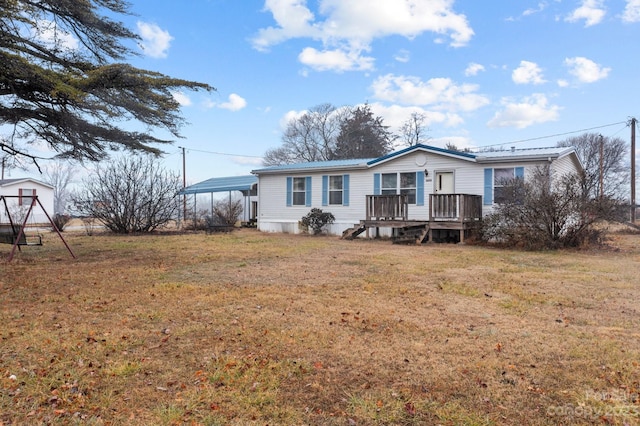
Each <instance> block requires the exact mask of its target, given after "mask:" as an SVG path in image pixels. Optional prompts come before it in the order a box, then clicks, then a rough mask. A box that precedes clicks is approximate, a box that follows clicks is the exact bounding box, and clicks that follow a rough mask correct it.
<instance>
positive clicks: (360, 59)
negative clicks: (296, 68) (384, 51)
mask: <svg viewBox="0 0 640 426" xmlns="http://www.w3.org/2000/svg"><path fill="white" fill-rule="evenodd" d="M298 59H299V60H300V62H301V63H303V64H305V65H307V66H308V67H310V68H313V69H314V70H316V71H327V70H334V71H336V72H343V71H354V70H358V71H362V70H372V69H373V58H371V57H367V56H361V55H360V52H355V51H352V52H345V51H343V50H340V49H337V50H325V51H322V52H319V51H317V50H316V49H314V48H313V47H307V48H305V49H304V50H303V51H302V52H301V53H300V55H299V56H298Z"/></svg>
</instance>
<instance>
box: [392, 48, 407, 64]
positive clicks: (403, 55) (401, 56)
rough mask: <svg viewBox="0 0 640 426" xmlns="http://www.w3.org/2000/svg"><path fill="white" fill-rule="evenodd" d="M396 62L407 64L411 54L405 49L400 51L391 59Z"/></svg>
mask: <svg viewBox="0 0 640 426" xmlns="http://www.w3.org/2000/svg"><path fill="white" fill-rule="evenodd" d="M393 59H395V60H396V61H398V62H402V63H407V62H409V60H410V59H411V52H409V51H408V50H406V49H400V51H398V53H396V54H395V56H394V57H393Z"/></svg>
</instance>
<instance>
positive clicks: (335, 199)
mask: <svg viewBox="0 0 640 426" xmlns="http://www.w3.org/2000/svg"><path fill="white" fill-rule="evenodd" d="M322 205H323V206H329V205H332V206H348V205H349V175H323V176H322Z"/></svg>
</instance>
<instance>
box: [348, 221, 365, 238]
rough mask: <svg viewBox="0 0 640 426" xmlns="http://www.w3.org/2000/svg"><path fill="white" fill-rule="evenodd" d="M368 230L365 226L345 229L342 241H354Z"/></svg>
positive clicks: (360, 225)
mask: <svg viewBox="0 0 640 426" xmlns="http://www.w3.org/2000/svg"><path fill="white" fill-rule="evenodd" d="M366 230H367V227H366V226H365V225H362V224H356V225H353V228H348V229H345V230H344V231H343V232H342V239H343V240H353V239H354V238H356V237H357V236H358V235H360V234H362V233H363V232H364V231H366Z"/></svg>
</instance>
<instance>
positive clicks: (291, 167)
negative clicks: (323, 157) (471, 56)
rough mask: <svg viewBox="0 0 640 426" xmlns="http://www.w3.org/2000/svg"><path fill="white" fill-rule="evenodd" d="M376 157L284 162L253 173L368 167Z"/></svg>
mask: <svg viewBox="0 0 640 426" xmlns="http://www.w3.org/2000/svg"><path fill="white" fill-rule="evenodd" d="M372 160H374V159H372V158H356V159H352V160H330V161H311V162H308V163H295V164H283V165H280V166H269V167H265V168H262V169H256V170H252V171H251V173H255V174H257V175H259V174H262V173H276V172H283V171H301V170H314V169H322V170H327V169H341V168H349V169H352V168H356V167H362V168H366V167H367V164H368V163H369V162H370V161H372Z"/></svg>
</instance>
